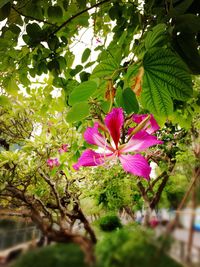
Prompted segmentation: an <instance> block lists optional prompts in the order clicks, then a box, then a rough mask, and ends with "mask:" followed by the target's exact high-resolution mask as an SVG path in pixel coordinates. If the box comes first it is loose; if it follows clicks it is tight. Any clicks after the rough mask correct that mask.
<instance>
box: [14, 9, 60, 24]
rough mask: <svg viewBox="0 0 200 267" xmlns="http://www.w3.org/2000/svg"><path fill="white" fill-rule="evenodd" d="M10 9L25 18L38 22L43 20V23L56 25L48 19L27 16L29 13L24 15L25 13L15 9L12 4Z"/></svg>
mask: <svg viewBox="0 0 200 267" xmlns="http://www.w3.org/2000/svg"><path fill="white" fill-rule="evenodd" d="M12 9H13V10H15V12H17V13H18V14H19V15H21V16H23V17H25V18H27V19H31V20H36V21H38V22H43V23H45V24H48V25H51V26H54V27H56V26H57V25H56V24H53V23H51V22H49V21H46V20H43V19H38V18H35V17H32V16H29V15H26V14H24V13H22V12H21V11H19V10H18V9H16V8H15V6H14V5H12Z"/></svg>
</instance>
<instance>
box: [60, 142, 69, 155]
mask: <svg viewBox="0 0 200 267" xmlns="http://www.w3.org/2000/svg"><path fill="white" fill-rule="evenodd" d="M67 151H68V144H62V146H61V147H60V148H59V149H58V152H59V153H60V154H62V153H65V152H67Z"/></svg>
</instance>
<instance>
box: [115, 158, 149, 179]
mask: <svg viewBox="0 0 200 267" xmlns="http://www.w3.org/2000/svg"><path fill="white" fill-rule="evenodd" d="M119 159H120V161H121V164H122V167H123V169H124V170H125V171H126V172H130V173H132V174H133V175H137V176H142V177H144V178H145V179H147V180H148V179H149V175H150V172H151V167H150V166H149V164H148V162H147V160H146V159H145V158H144V157H143V156H141V155H139V154H136V155H123V154H122V155H120V156H119Z"/></svg>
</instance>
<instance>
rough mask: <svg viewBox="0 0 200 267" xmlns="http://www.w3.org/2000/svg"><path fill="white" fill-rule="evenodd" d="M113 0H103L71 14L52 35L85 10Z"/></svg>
mask: <svg viewBox="0 0 200 267" xmlns="http://www.w3.org/2000/svg"><path fill="white" fill-rule="evenodd" d="M110 1H111V0H104V1H101V2H99V3H97V4H95V5H93V6H91V7H88V8H86V9H83V10H82V11H80V12H78V13H77V14H75V15H73V16H71V17H70V18H69V19H67V20H66V21H65V22H63V23H62V24H61V25H60V26H59V27H58V28H57V29H56V30H55V31H53V32H52V33H51V34H50V35H54V34H55V33H57V32H58V31H60V30H61V29H62V28H63V27H65V26H66V25H67V24H68V23H69V22H71V21H72V20H74V19H75V18H77V17H78V16H80V15H82V14H84V13H85V12H87V11H89V10H91V9H93V8H95V7H98V6H101V5H103V4H104V3H107V2H110Z"/></svg>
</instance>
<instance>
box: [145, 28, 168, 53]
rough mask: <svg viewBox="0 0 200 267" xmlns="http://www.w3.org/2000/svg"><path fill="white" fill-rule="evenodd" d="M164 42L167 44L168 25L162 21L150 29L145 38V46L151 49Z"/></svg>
mask: <svg viewBox="0 0 200 267" xmlns="http://www.w3.org/2000/svg"><path fill="white" fill-rule="evenodd" d="M163 44H166V25H165V24H164V23H161V24H158V25H156V26H155V27H153V28H152V29H151V30H150V31H148V33H147V36H146V38H145V47H146V49H150V48H152V47H155V46H163Z"/></svg>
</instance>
